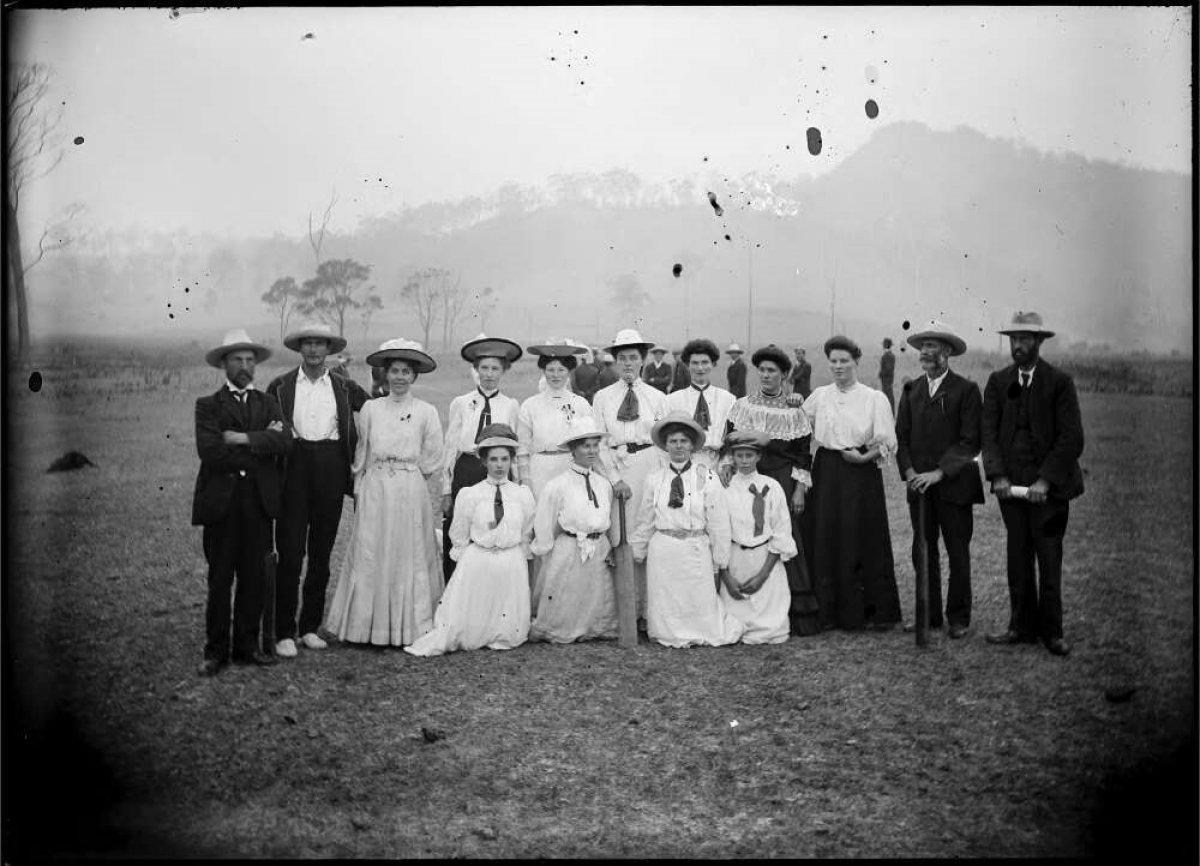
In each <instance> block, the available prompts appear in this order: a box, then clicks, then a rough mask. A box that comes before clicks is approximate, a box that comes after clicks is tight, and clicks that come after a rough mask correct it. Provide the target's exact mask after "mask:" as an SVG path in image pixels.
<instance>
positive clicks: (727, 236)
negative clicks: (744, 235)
mask: <svg viewBox="0 0 1200 866" xmlns="http://www.w3.org/2000/svg"><path fill="white" fill-rule="evenodd" d="M725 240H727V241H731V240H733V238H731V237H730V236H729V235H725Z"/></svg>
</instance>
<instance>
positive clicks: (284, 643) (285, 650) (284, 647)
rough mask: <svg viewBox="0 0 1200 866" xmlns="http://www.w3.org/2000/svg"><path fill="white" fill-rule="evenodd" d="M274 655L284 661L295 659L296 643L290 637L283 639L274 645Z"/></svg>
mask: <svg viewBox="0 0 1200 866" xmlns="http://www.w3.org/2000/svg"><path fill="white" fill-rule="evenodd" d="M275 655H277V656H280V657H281V658H285V659H294V658H295V657H296V642H295V641H294V640H292V639H291V638H290V637H285V638H284V639H283V640H281V641H280V642H279V643H277V644H275Z"/></svg>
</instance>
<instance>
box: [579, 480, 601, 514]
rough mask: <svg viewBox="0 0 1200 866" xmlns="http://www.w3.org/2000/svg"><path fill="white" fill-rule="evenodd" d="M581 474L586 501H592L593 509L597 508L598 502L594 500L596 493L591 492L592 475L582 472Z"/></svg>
mask: <svg viewBox="0 0 1200 866" xmlns="http://www.w3.org/2000/svg"><path fill="white" fill-rule="evenodd" d="M582 474H583V486H584V487H586V488H587V494H588V499H590V500H592V507H593V508H599V507H600V501H599V500H598V499H596V491H594V490H592V473H590V472H584V473H582Z"/></svg>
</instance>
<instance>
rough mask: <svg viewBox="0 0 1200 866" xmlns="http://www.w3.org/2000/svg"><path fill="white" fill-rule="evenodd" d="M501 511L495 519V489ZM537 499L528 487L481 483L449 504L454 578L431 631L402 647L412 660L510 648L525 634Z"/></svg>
mask: <svg viewBox="0 0 1200 866" xmlns="http://www.w3.org/2000/svg"><path fill="white" fill-rule="evenodd" d="M497 490H499V491H500V502H501V505H502V507H503V514H502V516H501V518H500V521H499V523H497V522H496V517H495V515H496V491H497ZM533 518H534V502H533V494H532V493H530V492H529V489H528V488H526V487H522V486H521V485H519V484H516V483H515V482H512V481H509V480H507V479H505V480H504V481H501V482H500V483H499V484H497V483H496V482H495V481H493V480H492V479H490V478H485V479H484V480H483V481H480V482H479V483H478V484H473V485H472V486H470V487H464V488H463V489H462V490H460V491H459V494H458V501H457V502H455V503H454V523H453V524H452V525H451V526H450V539H451V541H452V542H453V547H452V548H451V549H450V555H451V556H452V557H454V560H455V562H457V563H458V568H457V569H456V570H455V572H454V580H453V581H451V582H450V583H449V584H448V585H447V586H446V592H445V593H444V594H443V595H442V600H441V602H440V603H439V604H438V607H437V612H436V613H435V614H434V622H433V628H432V629H430V630H429V631H428V632H427V633H426V634H424V635H423V636H422V637H420V638H419V639H418V640H417V641H415V642H414V643H413V644H412V645H411V646H406V647H405V648H404V650H405V652H409V653H412V654H413V655H416V656H436V655H442V654H443V653H448V652H454V651H456V650H472V649H480V648H481V647H487V648H488V649H512V648H513V647H516V646H520V645H521V644H523V643H525V640H526V638H527V637H528V635H529V573H528V568H527V566H526V564H525V563H526V560H528V558H529V557H530V555H531V554H530V549H529V543H530V536H531V535H532V533H533Z"/></svg>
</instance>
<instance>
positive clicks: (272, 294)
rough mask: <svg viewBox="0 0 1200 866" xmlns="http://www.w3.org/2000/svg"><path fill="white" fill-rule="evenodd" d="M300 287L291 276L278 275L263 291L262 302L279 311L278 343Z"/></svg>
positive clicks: (284, 331)
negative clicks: (269, 286)
mask: <svg viewBox="0 0 1200 866" xmlns="http://www.w3.org/2000/svg"><path fill="white" fill-rule="evenodd" d="M299 295H300V287H299V286H298V285H296V281H295V280H294V279H293V278H292V277H280V278H279V279H277V280H276V281H275V282H273V283H272V284H271V288H269V289H267V291H265V292H264V293H263V296H262V302H263V303H264V304H266V305H267V306H268V307H270V308H271V309H272V310H277V311H278V312H279V345H281V346H282V345H283V337H284V334H285V333H286V332H287V323H288V319H290V318H291V315H292V311H293V310H294V309H295V307H296V303H297V301H298V299H299Z"/></svg>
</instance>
